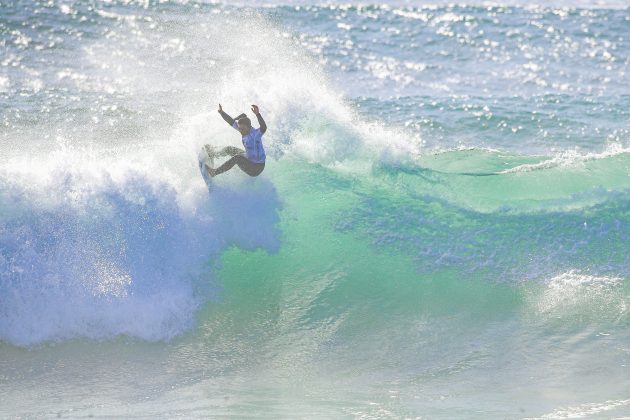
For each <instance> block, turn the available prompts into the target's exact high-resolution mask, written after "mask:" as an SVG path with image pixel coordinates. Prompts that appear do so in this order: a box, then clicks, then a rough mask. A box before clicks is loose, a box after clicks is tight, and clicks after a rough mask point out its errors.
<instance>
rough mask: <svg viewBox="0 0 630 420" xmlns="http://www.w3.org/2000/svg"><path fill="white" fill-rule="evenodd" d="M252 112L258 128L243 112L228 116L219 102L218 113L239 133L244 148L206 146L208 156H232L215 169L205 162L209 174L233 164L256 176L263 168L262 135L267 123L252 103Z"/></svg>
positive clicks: (217, 172)
mask: <svg viewBox="0 0 630 420" xmlns="http://www.w3.org/2000/svg"><path fill="white" fill-rule="evenodd" d="M252 112H253V113H254V115H256V118H257V119H258V125H259V126H260V128H253V127H252V122H251V120H250V119H249V118H247V116H246V115H245V114H241V115H239V116H238V117H236V119H234V118H232V117H230V116H229V115H228V114H227V113H225V111H223V107H221V104H219V114H221V117H223V119H224V120H225V122H227V123H228V124H230V126H232V127H234V128H235V129H236V130H238V131H239V132H240V133H241V136H242V139H241V140H242V142H243V147H245V150H242V149H239V148H238V147H232V146H228V147H224V148H223V149H221V150H220V151H218V152H214V151H213V150H212V148H211V147H210V146H206V152H208V155H210V156H232V157H231V158H230V159H228V160H227V161H226V162H225V163H224V164H223V165H221V166H219V167H218V168H216V169H215V168H212V167H211V166H210V165H208V164H207V163H206V164H205V165H206V169H207V171H208V174H209V175H210V176H212V177H215V176H217V175H219V174H222V173H223V172H226V171H229V170H230V169H232V167H233V166H234V165H238V167H239V168H241V170H242V171H243V172H245V173H246V174H247V175H249V176H258V175H260V174H261V173H262V171H263V169H265V157H266V156H265V149H263V145H262V135H263V134H265V131H267V124H265V120H263V117H262V116H261V115H260V110H259V109H258V105H252Z"/></svg>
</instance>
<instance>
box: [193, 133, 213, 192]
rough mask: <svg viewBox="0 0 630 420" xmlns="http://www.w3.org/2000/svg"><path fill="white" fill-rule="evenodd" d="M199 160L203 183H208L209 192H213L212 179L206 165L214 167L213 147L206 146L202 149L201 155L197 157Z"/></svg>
mask: <svg viewBox="0 0 630 420" xmlns="http://www.w3.org/2000/svg"><path fill="white" fill-rule="evenodd" d="M197 159H198V161H199V171H200V172H201V176H202V178H203V181H204V182H205V183H206V186H207V187H208V190H209V191H212V177H211V176H210V174H209V173H208V170H207V169H206V165H205V164H206V163H207V164H208V165H210V166H211V167H212V166H214V153H213V149H212V146H210V145H209V144H206V145H205V146H204V147H202V148H201V150H200V151H199V154H198V155H197Z"/></svg>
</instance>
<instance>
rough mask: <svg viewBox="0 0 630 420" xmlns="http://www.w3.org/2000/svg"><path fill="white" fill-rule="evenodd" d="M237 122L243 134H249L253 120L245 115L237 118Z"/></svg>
mask: <svg viewBox="0 0 630 420" xmlns="http://www.w3.org/2000/svg"><path fill="white" fill-rule="evenodd" d="M236 123H237V124H238V131H240V132H241V134H242V135H246V134H249V130H251V129H252V121H251V120H250V119H249V118H247V117H245V116H243V117H240V118H239V119H238V120H236Z"/></svg>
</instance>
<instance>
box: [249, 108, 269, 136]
mask: <svg viewBox="0 0 630 420" xmlns="http://www.w3.org/2000/svg"><path fill="white" fill-rule="evenodd" d="M252 112H253V113H254V114H255V115H256V118H257V119H258V125H260V132H261V133H263V134H265V131H267V124H265V120H263V117H262V115H260V110H259V109H258V105H252Z"/></svg>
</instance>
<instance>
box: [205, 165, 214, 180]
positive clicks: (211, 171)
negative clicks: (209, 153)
mask: <svg viewBox="0 0 630 420" xmlns="http://www.w3.org/2000/svg"><path fill="white" fill-rule="evenodd" d="M204 166H205V167H206V171H208V175H210V176H211V177H212V178H214V175H215V170H214V168H212V167H210V165H208V164H207V163H204Z"/></svg>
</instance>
